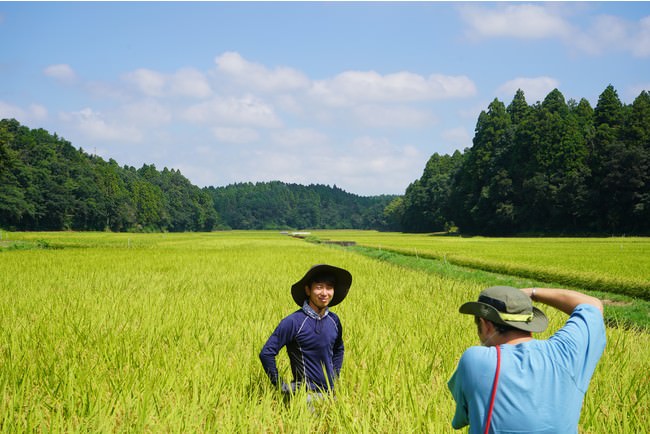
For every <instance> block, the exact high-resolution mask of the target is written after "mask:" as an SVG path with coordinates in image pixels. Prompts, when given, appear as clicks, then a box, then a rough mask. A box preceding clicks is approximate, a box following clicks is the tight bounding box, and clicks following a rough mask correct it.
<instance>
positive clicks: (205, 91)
mask: <svg viewBox="0 0 650 434" xmlns="http://www.w3.org/2000/svg"><path fill="white" fill-rule="evenodd" d="M169 87H170V92H171V94H172V95H176V96H186V97H193V98H207V97H209V96H210V95H212V89H211V88H210V85H209V83H208V80H207V79H206V77H205V75H204V74H203V73H201V72H200V71H197V70H196V69H193V68H184V69H181V70H179V71H177V72H176V73H175V74H174V75H172V76H171V78H170V84H169Z"/></svg>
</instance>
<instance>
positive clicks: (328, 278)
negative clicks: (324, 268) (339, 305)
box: [309, 273, 336, 286]
mask: <svg viewBox="0 0 650 434" xmlns="http://www.w3.org/2000/svg"><path fill="white" fill-rule="evenodd" d="M312 283H329V284H331V285H332V286H334V285H335V284H336V276H334V275H333V274H330V273H319V274H315V275H314V276H313V277H312V278H311V280H310V281H309V285H310V286H311V284H312Z"/></svg>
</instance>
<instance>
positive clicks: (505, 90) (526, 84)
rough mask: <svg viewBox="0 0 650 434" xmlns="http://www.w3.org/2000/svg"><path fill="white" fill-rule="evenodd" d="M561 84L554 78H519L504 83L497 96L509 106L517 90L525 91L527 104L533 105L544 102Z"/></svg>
mask: <svg viewBox="0 0 650 434" xmlns="http://www.w3.org/2000/svg"><path fill="white" fill-rule="evenodd" d="M559 85H560V83H559V82H558V81H557V80H556V79H554V78H552V77H534V78H527V77H518V78H515V79H513V80H510V81H507V82H505V83H503V84H502V85H501V86H499V88H498V89H497V94H498V95H499V96H500V97H501V98H502V101H503V102H504V103H505V104H506V105H508V104H509V103H510V101H512V98H513V97H514V96H515V93H516V92H517V89H521V90H523V91H524V96H525V97H526V102H527V103H528V104H532V103H534V102H536V101H542V100H543V99H544V98H546V96H547V95H548V94H549V92H551V91H552V90H553V89H556V88H558V87H559Z"/></svg>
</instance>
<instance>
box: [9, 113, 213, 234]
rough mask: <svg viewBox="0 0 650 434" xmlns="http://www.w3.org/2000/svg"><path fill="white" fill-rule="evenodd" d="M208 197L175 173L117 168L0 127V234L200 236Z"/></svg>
mask: <svg viewBox="0 0 650 434" xmlns="http://www.w3.org/2000/svg"><path fill="white" fill-rule="evenodd" d="M217 223H218V215H217V213H216V211H215V209H214V204H213V203H212V198H211V196H210V195H209V194H208V193H207V192H205V191H202V190H201V189H200V188H198V187H196V186H194V185H192V184H191V183H190V182H189V181H188V180H187V179H186V178H185V177H184V176H183V175H181V173H180V172H179V171H177V170H168V169H167V168H165V169H164V170H163V171H161V172H159V171H158V170H156V168H155V167H154V166H153V165H143V166H142V168H140V169H137V170H136V169H135V168H133V167H126V166H125V167H120V166H118V164H117V163H116V162H115V161H114V160H112V159H111V160H109V161H108V162H106V161H104V160H103V159H102V158H100V157H97V156H94V155H88V154H87V153H85V152H84V151H83V150H82V149H79V150H77V149H75V148H74V147H73V146H72V145H71V144H70V143H69V142H67V141H65V140H63V139H61V138H59V137H57V136H56V135H51V134H49V133H48V132H47V131H45V130H42V129H29V128H27V127H25V126H21V125H20V124H19V123H18V122H17V121H16V120H13V119H12V120H7V119H5V120H2V121H0V227H2V228H5V229H13V230H54V231H56V230H79V231H86V230H94V231H103V230H111V231H164V230H167V231H205V230H211V229H213V228H214V227H215V226H216V225H217Z"/></svg>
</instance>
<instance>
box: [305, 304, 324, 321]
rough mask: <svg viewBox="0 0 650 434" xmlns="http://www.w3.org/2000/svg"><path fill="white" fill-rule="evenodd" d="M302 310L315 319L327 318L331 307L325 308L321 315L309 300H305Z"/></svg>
mask: <svg viewBox="0 0 650 434" xmlns="http://www.w3.org/2000/svg"><path fill="white" fill-rule="evenodd" d="M302 310H303V311H304V312H305V313H306V314H307V316H308V317H310V318H313V319H321V318H325V317H326V316H327V314H328V313H329V312H330V310H329V308H325V313H324V314H323V316H322V317H321V316H320V315H319V314H318V313H317V312H316V311H315V310H314V309H312V307H311V306H310V305H309V300H305V302H304V303H303V304H302Z"/></svg>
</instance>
